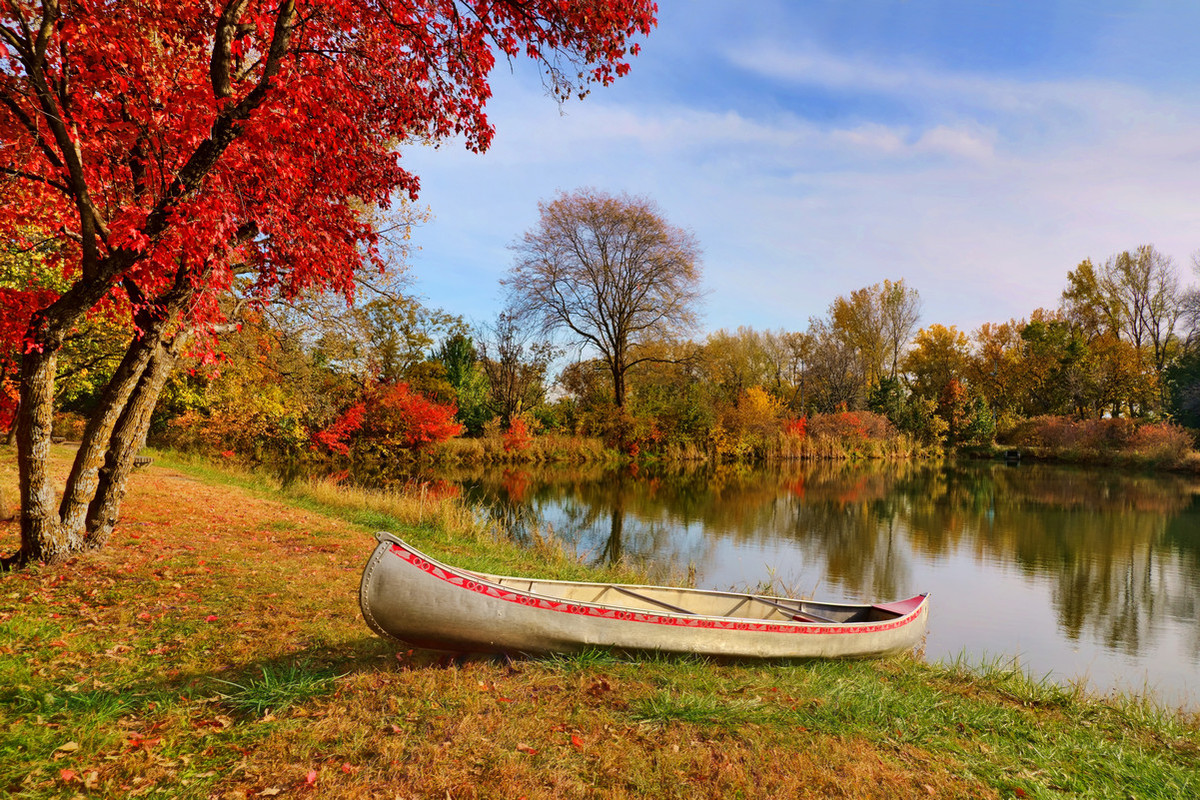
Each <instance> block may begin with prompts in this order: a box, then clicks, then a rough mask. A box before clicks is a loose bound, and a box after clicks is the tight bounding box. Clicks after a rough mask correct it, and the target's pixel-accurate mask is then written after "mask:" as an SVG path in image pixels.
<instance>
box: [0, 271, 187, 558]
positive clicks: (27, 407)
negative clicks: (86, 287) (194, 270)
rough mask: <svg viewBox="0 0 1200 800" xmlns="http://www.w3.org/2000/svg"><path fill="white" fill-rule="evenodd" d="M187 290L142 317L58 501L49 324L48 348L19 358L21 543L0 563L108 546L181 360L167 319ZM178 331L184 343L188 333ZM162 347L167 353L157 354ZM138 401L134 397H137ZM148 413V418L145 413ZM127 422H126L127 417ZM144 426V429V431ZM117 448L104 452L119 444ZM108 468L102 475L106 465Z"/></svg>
mask: <svg viewBox="0 0 1200 800" xmlns="http://www.w3.org/2000/svg"><path fill="white" fill-rule="evenodd" d="M185 297H186V292H182V291H181V292H176V293H174V294H172V295H170V300H171V302H170V303H168V304H167V305H166V306H165V307H160V308H159V312H160V314H159V315H158V316H157V317H155V318H153V319H151V318H147V317H143V318H142V319H140V320H138V322H139V327H140V328H141V329H142V331H143V333H142V335H141V337H140V338H139V339H137V340H136V341H134V342H133V343H131V344H130V346H129V349H128V350H127V351H126V353H125V357H124V358H123V359H122V361H121V364H120V366H119V367H118V368H117V372H116V374H115V375H114V376H113V378H112V380H110V381H109V384H108V386H106V387H105V389H104V393H103V395H102V396H101V401H100V404H99V407H98V408H97V409H96V411H95V412H94V414H93V415H92V418H91V419H90V420H89V421H88V425H87V428H86V429H85V431H84V435H83V441H82V442H81V443H80V445H79V450H78V452H76V454H75V460H74V462H73V464H72V466H71V473H70V475H69V477H68V478H67V483H66V487H65V490H64V492H63V498H62V501H61V503H59V504H57V506H56V504H55V493H54V489H53V487H52V484H51V481H50V476H49V473H48V470H47V464H48V460H49V454H50V431H51V427H52V425H53V421H54V384H55V373H56V367H57V361H58V358H57V343H58V339H57V338H56V337H55V336H54V333H53V331H54V330H57V329H61V325H60V326H58V327H57V328H51V327H50V326H47V328H45V329H43V330H45V331H48V332H47V333H46V334H45V335H44V337H43V339H42V340H43V341H46V340H49V341H48V342H47V343H45V344H43V345H42V349H41V350H40V351H39V350H32V351H31V352H29V353H26V354H25V355H24V357H23V358H22V359H21V398H20V406H19V407H18V411H17V426H16V427H17V453H18V467H19V472H20V489H21V547H20V549H19V550H18V551H17V552H16V553H15V554H14V555H12V556H10V557H7V558H5V559H3V560H2V561H0V568H5V569H7V568H12V567H20V566H24V565H25V564H28V563H31V562H35V561H40V562H44V563H57V562H62V561H65V560H66V559H68V558H70V557H71V556H72V555H74V554H75V553H78V552H80V551H81V550H84V549H92V548H96V547H100V546H103V544H104V542H105V541H107V539H108V537H109V535H110V534H111V532H112V527H113V525H114V524H115V523H116V518H117V511H118V510H119V508H120V504H121V499H122V498H123V497H124V494H125V482H126V479H127V478H128V474H129V470H130V469H131V468H132V460H133V456H134V455H135V454H136V447H134V444H135V443H140V441H142V440H144V437H145V429H146V427H147V426H148V425H149V417H150V413H151V412H152V411H153V409H154V405H155V403H156V401H157V399H158V394H159V392H160V391H161V390H162V386H163V383H164V382H165V380H166V376H167V374H168V373H169V372H170V368H171V366H172V365H173V364H174V362H175V358H174V356H173V355H172V354H168V353H167V352H166V350H167V346H165V345H164V339H165V338H166V337H165V333H164V331H166V330H167V328H168V323H169V322H170V320H171V319H172V318H173V316H174V315H175V314H177V312H178V310H179V308H180V307H181V304H182V303H183V302H184V299H185ZM176 338H178V339H179V340H180V342H181V343H182V341H183V337H182V335H177V336H176ZM160 352H163V354H164V357H163V358H162V359H158V358H156V356H157V355H158V354H159V353H160ZM135 400H136V402H135ZM143 417H144V419H143ZM122 423H124V424H122ZM139 431H140V433H139ZM114 446H115V447H116V448H117V450H116V452H113V453H111V454H110V455H108V456H107V457H106V453H107V452H108V451H109V450H111V449H112V448H113V447H114ZM102 466H105V467H107V472H106V474H105V475H103V476H102V475H101V467H102Z"/></svg>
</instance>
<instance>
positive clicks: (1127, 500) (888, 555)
mask: <svg viewBox="0 0 1200 800" xmlns="http://www.w3.org/2000/svg"><path fill="white" fill-rule="evenodd" d="M430 477H431V476H425V479H430ZM436 477H437V478H438V479H441V480H445V481H449V482H451V483H453V484H456V485H458V486H459V487H461V490H462V494H463V497H464V499H466V500H467V501H468V502H470V503H474V504H477V505H479V506H481V507H482V508H485V509H487V510H488V511H489V512H490V513H491V514H492V515H493V516H494V517H496V518H498V519H502V520H504V521H505V522H506V523H507V524H508V525H509V526H510V528H511V529H512V530H513V531H514V533H515V535H516V536H517V537H518V538H521V537H530V536H534V535H548V534H553V535H554V536H556V537H558V538H559V539H561V540H562V541H563V542H565V543H567V544H568V545H569V546H570V547H572V548H574V549H575V550H576V551H577V552H578V553H580V554H581V555H582V556H583V557H584V558H585V559H586V560H588V561H592V562H605V561H613V560H615V559H620V558H625V559H629V560H631V561H634V562H638V563H642V564H645V565H646V566H647V567H649V568H651V569H652V570H654V571H655V573H656V574H657V575H660V576H662V577H665V578H666V579H671V578H672V577H673V578H675V579H677V580H680V579H681V580H687V579H688V577H689V574H690V575H692V576H694V582H695V585H696V586H699V587H703V588H715V589H729V588H737V589H747V588H759V587H766V586H768V585H772V584H773V585H774V591H776V592H780V593H785V594H799V595H803V596H811V597H817V598H820V599H828V600H852V601H859V600H868V599H875V600H892V599H898V598H902V597H908V596H911V595H913V594H916V593H918V592H929V593H930V594H931V595H932V597H931V615H930V621H929V635H928V639H927V642H926V647H925V655H926V658H928V659H930V660H948V659H953V658H955V657H959V656H963V657H965V658H967V659H968V660H969V661H972V662H978V661H979V660H981V659H984V658H1005V659H1012V658H1016V659H1018V663H1019V664H1020V665H1021V666H1022V667H1023V668H1025V669H1026V670H1027V671H1029V672H1031V673H1032V674H1034V675H1035V676H1039V677H1040V676H1049V677H1050V678H1051V679H1053V680H1057V681H1061V682H1068V681H1077V680H1082V681H1086V682H1087V683H1088V684H1089V685H1090V686H1091V687H1092V688H1094V689H1099V690H1108V689H1112V688H1120V689H1126V690H1133V691H1137V692H1143V691H1148V692H1151V693H1153V694H1154V695H1156V696H1157V697H1158V698H1159V699H1161V700H1162V701H1163V702H1166V703H1170V704H1172V705H1183V706H1186V707H1189V708H1200V619H1198V615H1200V480H1197V479H1195V478H1185V477H1180V476H1175V475H1169V474H1140V473H1129V472H1121V471H1117V470H1101V469H1079V468H1070V467H1061V466H1047V465H1038V464H1019V465H1016V466H1007V465H1005V464H1001V463H990V462H966V463H953V462H951V463H945V464H928V463H920V464H912V463H901V464H877V463H872V464H866V465H861V464H859V465H850V464H839V463H832V462H822V463H817V464H795V465H787V466H783V467H772V468H747V467H720V468H714V467H711V466H687V467H672V468H669V469H650V470H648V469H646V468H629V469H625V470H621V471H617V472H613V471H602V470H597V469H592V468H574V467H564V466H554V467H551V468H537V467H533V468H530V467H508V468H497V467H492V468H489V469H487V470H479V471H474V472H459V473H444V474H441V475H439V476H436Z"/></svg>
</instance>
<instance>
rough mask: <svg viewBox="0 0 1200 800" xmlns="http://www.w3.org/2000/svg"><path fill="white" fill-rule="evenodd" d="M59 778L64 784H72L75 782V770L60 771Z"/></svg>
mask: <svg viewBox="0 0 1200 800" xmlns="http://www.w3.org/2000/svg"><path fill="white" fill-rule="evenodd" d="M58 777H59V778H60V779H62V781H63V783H70V782H71V781H73V780H75V770H73V769H60V770H59V771H58Z"/></svg>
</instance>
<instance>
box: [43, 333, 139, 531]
mask: <svg viewBox="0 0 1200 800" xmlns="http://www.w3.org/2000/svg"><path fill="white" fill-rule="evenodd" d="M161 338H162V325H161V324H160V325H156V326H151V327H150V329H149V330H145V331H144V332H143V334H142V336H141V338H140V339H138V340H136V341H134V342H132V343H131V344H130V345H129V348H128V349H127V350H126V351H125V356H124V358H122V359H121V364H120V366H118V367H117V371H116V373H115V374H114V375H113V377H112V379H111V380H109V382H108V385H107V386H105V387H104V393H103V394H102V395H101V397H100V402H99V404H98V405H97V407H96V410H95V411H94V412H93V413H92V416H91V418H90V419H89V420H88V424H87V427H86V428H85V429H84V432H83V439H82V441H81V442H80V443H79V450H78V452H76V454H75V462H74V463H73V464H72V465H71V474H70V476H68V478H67V484H66V490H65V491H64V492H63V499H62V503H61V505H60V506H59V519H61V520H62V525H63V527H64V528H65V529H66V530H68V531H71V532H76V531H78V532H79V536H80V544H82V533H83V530H84V523H85V520H86V519H87V513H88V506H89V504H90V503H91V501H92V498H93V497H94V496H95V494H96V491H97V486H98V485H99V480H100V478H99V473H100V469H101V467H102V465H103V464H104V462H105V452H106V451H107V450H108V449H109V442H110V439H111V437H112V435H113V429H114V427H115V426H116V425H117V423H118V421H119V420H120V418H121V416H122V414H123V413H124V411H125V408H126V406H127V405H128V403H129V400H130V397H131V396H132V395H133V392H134V389H135V388H136V387H137V386H138V385H139V381H140V380H141V379H142V376H143V375H144V374H145V372H146V369H147V365H148V364H149V363H150V359H151V356H153V354H154V352H155V349H156V348H157V347H158V346H159V344H160V341H161Z"/></svg>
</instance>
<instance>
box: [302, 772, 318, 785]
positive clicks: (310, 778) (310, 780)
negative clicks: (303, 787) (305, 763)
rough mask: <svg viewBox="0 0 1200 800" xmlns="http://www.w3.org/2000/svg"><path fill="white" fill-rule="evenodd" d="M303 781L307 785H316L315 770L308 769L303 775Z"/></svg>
mask: <svg viewBox="0 0 1200 800" xmlns="http://www.w3.org/2000/svg"><path fill="white" fill-rule="evenodd" d="M304 782H305V783H306V784H307V785H309V786H316V785H317V771H316V770H315V769H310V770H309V771H308V774H307V775H305V776H304Z"/></svg>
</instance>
